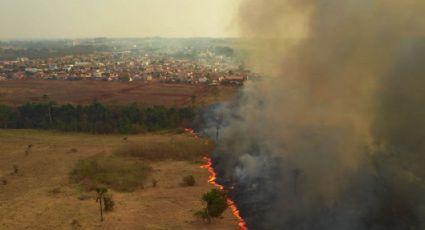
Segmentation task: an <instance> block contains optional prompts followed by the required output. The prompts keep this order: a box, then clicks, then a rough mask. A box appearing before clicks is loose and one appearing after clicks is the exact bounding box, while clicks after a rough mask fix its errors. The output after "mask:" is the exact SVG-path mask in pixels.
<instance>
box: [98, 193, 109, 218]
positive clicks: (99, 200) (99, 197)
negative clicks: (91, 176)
mask: <svg viewBox="0 0 425 230" xmlns="http://www.w3.org/2000/svg"><path fill="white" fill-rule="evenodd" d="M96 192H97V198H96V203H99V207H100V221H103V209H102V200H103V199H104V197H105V194H106V193H107V192H108V189H106V188H97V189H96Z"/></svg>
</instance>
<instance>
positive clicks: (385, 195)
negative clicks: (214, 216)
mask: <svg viewBox="0 0 425 230" xmlns="http://www.w3.org/2000/svg"><path fill="white" fill-rule="evenodd" d="M424 12H425V1H423V0H404V1H400V0H297V1H294V0H244V1H243V2H242V4H241V6H240V14H239V26H240V33H241V35H242V36H243V37H245V38H246V40H245V43H244V45H246V44H249V45H250V47H249V49H250V50H251V51H252V52H251V53H250V56H249V57H248V59H247V60H246V61H247V62H248V63H249V67H250V68H251V69H253V70H255V71H256V72H258V73H260V74H261V75H262V76H263V78H261V80H258V81H251V82H248V83H247V84H246V85H245V86H244V88H243V89H242V92H241V95H240V97H239V101H238V102H237V104H232V105H222V106H219V107H218V108H217V109H215V111H214V112H215V114H214V116H213V118H214V119H212V120H211V122H212V123H214V124H212V125H211V130H210V132H212V133H214V135H213V136H214V137H215V138H217V139H218V140H217V144H218V147H217V150H216V151H215V154H214V162H215V164H216V168H217V170H218V171H219V174H220V177H221V180H222V182H223V183H224V184H226V185H228V187H230V186H233V187H234V188H235V189H234V190H232V191H231V195H232V196H234V199H235V200H236V201H237V203H238V205H239V207H240V209H241V211H242V215H243V216H244V217H245V218H246V220H247V222H248V225H249V227H250V229H254V230H257V229H258V230H262V229H288V230H297V229H306V230H310V229H311V230H321V229H323V230H332V229H335V230H362V229H373V230H375V229H376V230H381V229H382V230H384V229H385V230H391V229H395V230H399V229H400V230H402V229H425V195H424V194H425V193H424V192H425V181H424V179H425V170H424V169H423V168H424V166H425V90H424V89H423V87H424V86H425V39H424V38H425V36H424V33H425V30H424V28H425V17H423V13H424ZM216 129H217V130H219V135H216V134H215V132H216V131H215V130H216Z"/></svg>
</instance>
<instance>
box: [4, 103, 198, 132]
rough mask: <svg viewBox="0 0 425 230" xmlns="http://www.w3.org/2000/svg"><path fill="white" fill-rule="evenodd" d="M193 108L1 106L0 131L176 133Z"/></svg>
mask: <svg viewBox="0 0 425 230" xmlns="http://www.w3.org/2000/svg"><path fill="white" fill-rule="evenodd" d="M194 116H195V111H194V109H193V108H166V107H161V106H154V107H139V106H137V105H135V104H131V105H127V106H105V105H103V104H101V103H98V102H93V103H92V104H90V105H86V106H84V105H72V104H66V105H58V104H56V103H54V102H42V103H26V104H24V105H21V106H18V107H16V108H14V107H9V106H5V105H0V127H2V128H14V129H55V130H61V131H74V132H88V133H140V132H146V131H158V130H165V129H175V128H179V127H182V126H183V125H185V124H187V123H189V122H190V121H191V120H192V119H193V118H194Z"/></svg>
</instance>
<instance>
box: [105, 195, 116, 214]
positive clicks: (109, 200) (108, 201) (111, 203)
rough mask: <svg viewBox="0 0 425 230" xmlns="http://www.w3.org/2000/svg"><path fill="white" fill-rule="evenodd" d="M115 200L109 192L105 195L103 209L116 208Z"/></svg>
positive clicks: (108, 210)
mask: <svg viewBox="0 0 425 230" xmlns="http://www.w3.org/2000/svg"><path fill="white" fill-rule="evenodd" d="M114 205H115V202H114V201H113V200H112V195H111V194H109V193H107V194H105V195H104V196H103V207H104V208H103V210H105V212H110V211H112V210H113V209H114Z"/></svg>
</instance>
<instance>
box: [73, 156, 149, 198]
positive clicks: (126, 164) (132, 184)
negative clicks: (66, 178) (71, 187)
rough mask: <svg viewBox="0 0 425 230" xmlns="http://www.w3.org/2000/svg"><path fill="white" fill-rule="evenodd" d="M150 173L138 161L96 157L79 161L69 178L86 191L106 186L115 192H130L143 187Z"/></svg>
mask: <svg viewBox="0 0 425 230" xmlns="http://www.w3.org/2000/svg"><path fill="white" fill-rule="evenodd" d="M150 171H151V168H150V167H149V166H147V165H146V164H144V163H142V162H140V161H134V160H128V159H123V158H120V157H116V156H103V155H96V156H93V157H89V158H85V159H81V160H79V161H78V162H77V164H76V166H75V168H74V170H72V172H71V174H70V178H71V180H72V181H73V182H77V183H80V184H81V185H82V186H83V188H84V189H86V190H94V189H96V188H98V187H99V186H107V187H109V188H112V189H114V190H116V191H121V192H131V191H134V190H135V189H137V188H141V187H143V182H144V180H145V179H146V177H147V175H148V174H149V172H150Z"/></svg>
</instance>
